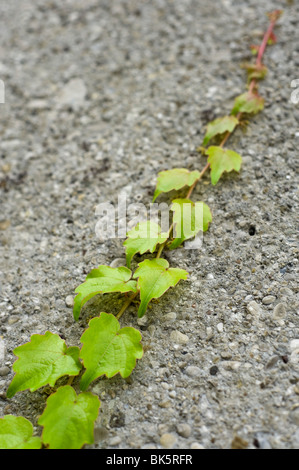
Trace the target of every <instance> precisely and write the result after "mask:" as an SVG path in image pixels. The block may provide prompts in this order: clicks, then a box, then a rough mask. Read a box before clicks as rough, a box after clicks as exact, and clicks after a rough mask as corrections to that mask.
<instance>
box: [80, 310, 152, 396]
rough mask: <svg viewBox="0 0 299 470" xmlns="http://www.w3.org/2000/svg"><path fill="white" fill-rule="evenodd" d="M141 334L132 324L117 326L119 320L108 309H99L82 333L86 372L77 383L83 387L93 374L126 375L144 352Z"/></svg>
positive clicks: (96, 375)
mask: <svg viewBox="0 0 299 470" xmlns="http://www.w3.org/2000/svg"><path fill="white" fill-rule="evenodd" d="M140 341H141V334H140V333H139V331H138V330H136V329H135V328H132V327H125V328H120V325H119V322H118V320H117V319H116V318H115V316H114V315H112V314H111V313H105V312H102V313H101V315H100V316H99V317H96V318H93V319H92V320H91V321H90V322H89V328H88V329H87V330H86V331H85V332H84V333H83V335H82V337H81V342H82V343H83V346H82V349H81V353H80V357H81V358H82V359H83V363H84V367H85V368H86V372H85V373H84V375H83V377H82V380H81V383H80V387H81V390H86V389H87V387H88V386H89V384H90V383H91V382H92V381H93V380H95V379H96V378H98V377H100V376H102V375H106V376H107V377H108V378H109V377H113V376H114V375H116V374H118V373H119V374H120V375H121V376H122V377H124V378H125V377H128V376H129V375H130V374H131V372H132V370H133V369H134V367H135V365H136V360H137V359H140V358H141V357H142V355H143V349H142V346H141V344H140Z"/></svg>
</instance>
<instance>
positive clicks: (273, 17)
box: [249, 10, 282, 93]
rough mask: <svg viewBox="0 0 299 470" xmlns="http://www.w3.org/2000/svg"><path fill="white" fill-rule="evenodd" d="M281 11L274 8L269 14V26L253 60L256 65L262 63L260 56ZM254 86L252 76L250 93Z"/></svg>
mask: <svg viewBox="0 0 299 470" xmlns="http://www.w3.org/2000/svg"><path fill="white" fill-rule="evenodd" d="M281 13H282V11H281V10H275V11H273V12H272V13H270V14H269V18H270V24H269V27H268V29H267V31H266V32H265V34H264V37H263V40H262V43H261V45H260V46H259V48H258V54H257V58H256V62H255V65H256V66H260V65H262V58H263V55H264V53H265V50H266V47H267V44H268V41H269V39H270V37H271V34H272V33H273V29H274V26H275V23H276V21H277V20H278V18H279V17H280V15H281ZM256 86H257V80H256V78H253V79H252V80H251V82H250V84H249V93H252V92H253V90H254V89H255V88H256Z"/></svg>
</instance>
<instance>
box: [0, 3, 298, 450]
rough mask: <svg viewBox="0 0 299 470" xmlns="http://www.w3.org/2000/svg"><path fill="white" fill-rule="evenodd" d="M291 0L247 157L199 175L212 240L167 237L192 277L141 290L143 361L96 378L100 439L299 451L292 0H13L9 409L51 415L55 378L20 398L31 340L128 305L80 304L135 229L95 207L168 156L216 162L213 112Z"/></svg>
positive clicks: (4, 365)
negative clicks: (77, 298)
mask: <svg viewBox="0 0 299 470" xmlns="http://www.w3.org/2000/svg"><path fill="white" fill-rule="evenodd" d="M277 7H282V8H283V9H284V10H285V13H284V16H283V17H282V19H281V21H280V26H279V28H277V30H276V32H277V35H278V38H279V42H278V44H277V45H276V46H274V47H272V48H269V49H268V50H267V53H266V57H265V64H266V65H267V66H268V67H269V73H268V76H267V78H266V80H265V81H264V82H263V83H262V84H261V86H260V91H261V94H262V95H263V96H264V97H265V98H266V107H265V110H264V112H263V113H261V114H259V115H257V116H255V117H254V118H253V119H252V120H251V122H250V125H249V127H248V128H247V131H246V132H243V131H242V130H238V131H237V132H236V133H235V135H234V136H233V137H232V138H231V139H230V141H229V144H228V145H229V148H231V149H233V150H235V151H239V152H240V153H241V154H242V156H243V167H242V171H241V172H240V174H239V175H237V174H234V175H228V176H225V177H224V178H222V179H221V181H220V182H219V184H218V185H217V186H216V187H212V186H211V184H208V181H209V180H208V178H204V180H203V182H202V184H200V185H198V187H197V188H196V191H195V192H194V200H204V201H205V202H207V203H208V204H209V206H210V207H211V210H212V212H213V218H214V219H213V223H212V225H211V227H210V230H209V231H208V232H207V233H206V234H205V236H204V243H203V248H202V249H201V250H185V249H179V250H175V251H173V252H170V253H169V252H168V253H167V252H165V257H166V258H167V259H168V261H169V262H170V264H171V266H174V267H175V266H176V267H182V268H185V269H187V271H188V272H189V273H190V275H189V279H188V281H185V282H182V283H180V285H179V286H178V287H177V288H175V289H173V290H172V291H169V292H168V293H167V294H166V295H165V296H163V298H161V299H160V301H159V302H153V303H152V304H151V307H152V308H150V309H149V310H148V313H147V315H146V317H145V318H144V319H143V322H141V324H140V325H138V323H137V318H136V307H135V306H132V307H130V309H129V310H128V311H127V312H126V314H125V315H124V316H123V318H122V321H121V323H122V325H132V326H135V327H138V328H140V329H141V331H142V335H143V342H144V345H145V346H146V352H145V354H144V358H143V359H142V360H141V361H139V362H138V365H137V367H136V369H135V370H134V372H133V374H132V375H131V377H130V379H129V380H127V381H126V380H123V379H121V378H120V377H115V378H113V379H111V380H109V381H108V380H97V381H95V382H94V383H93V384H92V385H91V387H90V390H91V391H92V392H94V393H96V394H98V395H99V397H100V399H101V401H102V409H101V412H100V415H99V418H98V421H97V423H96V432H95V440H96V444H95V445H94V447H96V448H161V447H162V446H164V447H173V448H189V449H190V448H207V449H209V448H230V447H231V446H232V445H233V446H235V445H236V442H237V441H236V436H237V437H239V438H240V439H239V441H238V442H241V446H246V445H247V446H248V447H250V448H255V447H261V448H284V449H289V448H298V445H299V433H298V424H299V384H298V357H299V354H298V350H299V346H298V338H299V333H298V313H297V311H296V309H297V308H298V297H296V292H297V291H298V285H297V282H296V268H297V266H298V244H297V232H296V229H297V227H298V193H297V189H298V178H297V175H296V169H298V163H297V161H296V157H297V155H296V150H297V147H298V139H299V129H298V117H299V104H295V103H292V102H291V101H290V96H291V93H292V91H294V90H293V89H292V88H291V80H293V79H296V78H299V76H298V65H299V51H298V19H299V17H298V4H297V5H296V2H287V1H282V2H274V1H272V0H267V1H263V2H261V1H259V0H239V1H233V0H223V1H216V2H207V1H206V0H198V1H195V0H172V1H170V0H169V1H167V0H151V1H145V0H138V1H137V0H113V1H108V0H107V1H104V0H97V1H95V0H84V2H82V1H79V0H74V1H64V2H61V1H58V0H52V1H47V0H44V1H41V0H37V1H35V2H29V1H28V2H27V1H24V0H22V1H21V0H12V1H11V2H4V1H2V2H1V7H0V9H1V15H0V40H1V45H0V52H1V57H0V78H1V79H2V80H3V81H4V83H5V99H6V103H5V104H0V111H1V127H0V129H1V139H0V158H1V160H0V191H1V215H0V219H1V220H0V229H1V230H0V243H1V248H0V249H1V253H0V266H1V278H0V279H1V292H0V294H1V300H0V306H1V309H0V335H1V343H0V352H1V351H2V352H3V349H4V348H5V357H4V360H3V361H2V362H1V364H0V389H1V392H0V393H1V395H0V414H1V416H2V415H3V414H7V413H12V414H16V415H22V416H25V417H27V418H28V419H30V420H32V421H33V423H34V425H35V426H36V424H37V417H38V415H40V414H41V413H42V411H43V408H44V404H45V400H46V397H47V394H48V393H49V392H50V390H49V389H48V388H47V387H46V388H43V389H41V390H39V391H37V392H35V393H33V394H31V393H30V392H22V393H19V394H17V395H16V396H15V397H14V398H13V399H11V400H7V399H6V398H5V391H6V389H7V387H8V385H9V383H10V381H11V379H12V377H13V372H12V364H13V362H14V360H15V357H14V355H13V353H12V351H13V349H14V348H15V347H16V346H18V345H21V344H23V343H24V342H26V341H28V340H29V339H30V336H31V335H32V334H34V333H40V334H41V333H44V332H45V331H47V330H50V331H52V332H54V333H58V334H60V335H62V337H63V338H66V340H67V344H68V345H71V344H72V345H79V344H80V343H79V340H80V336H81V334H82V332H83V331H84V328H86V325H87V322H88V319H89V318H90V317H91V316H92V315H95V314H97V313H98V312H100V311H103V310H104V311H108V312H109V311H110V312H112V313H116V312H117V311H118V310H119V309H120V307H121V305H122V299H121V296H119V295H117V294H116V295H113V296H110V297H109V296H108V297H105V298H104V299H100V300H96V301H95V302H91V303H90V304H89V305H88V306H87V308H86V309H85V311H84V314H83V315H82V316H81V318H80V321H79V322H78V323H75V322H74V321H73V318H72V308H71V307H72V297H73V296H74V289H75V288H76V287H77V285H78V284H80V283H81V282H83V280H84V279H85V275H86V273H87V272H89V270H90V269H92V268H94V267H96V266H97V265H99V264H108V265H110V264H111V263H113V262H114V261H115V260H116V261H115V262H114V266H116V265H119V264H121V263H122V260H119V259H117V258H123V255H124V251H123V248H122V240H119V239H115V240H99V239H98V238H97V237H96V235H95V226H96V223H97V216H96V213H95V208H96V206H97V204H99V203H101V202H105V201H110V202H111V203H113V204H117V198H118V195H119V194H120V192H121V191H122V190H125V191H126V194H127V198H128V201H129V202H130V203H132V202H142V203H144V204H146V205H148V204H149V203H150V201H151V197H152V195H153V191H154V188H155V181H156V174H157V172H158V171H160V170H164V169H170V168H173V167H187V168H190V169H201V168H203V166H204V162H205V158H204V157H202V156H200V155H199V154H198V153H197V152H196V148H197V147H198V145H200V144H201V141H202V138H203V135H204V132H205V127H204V126H205V125H206V124H207V122H208V121H209V120H210V119H212V118H213V117H217V116H221V115H222V114H224V113H226V112H229V110H230V108H231V106H232V103H233V98H234V97H235V96H236V95H237V94H239V93H241V92H242V91H243V90H244V83H245V73H244V70H242V69H241V68H240V63H241V62H243V61H245V60H250V59H251V53H250V51H249V45H250V44H252V43H258V42H259V41H260V35H261V33H262V32H263V30H264V28H265V26H266V24H267V18H266V16H265V12H267V11H270V10H272V9H274V8H277ZM296 167H297V168H296ZM161 200H162V199H161ZM166 200H167V199H166ZM252 227H254V229H252ZM249 232H250V233H251V234H252V233H253V232H255V233H254V234H252V235H250V233H249ZM135 261H138V258H136V260H135ZM134 266H136V263H134ZM139 323H140V322H139ZM178 332H179V333H178ZM2 355H3V354H2ZM59 383H62V384H63V383H65V380H64V379H61V380H60V381H59ZM74 386H75V387H76V388H77V387H78V381H76V380H75V381H74ZM40 431H41V429H40V428H39V427H38V426H36V432H37V433H39V432H40ZM233 441H234V444H232V442H233Z"/></svg>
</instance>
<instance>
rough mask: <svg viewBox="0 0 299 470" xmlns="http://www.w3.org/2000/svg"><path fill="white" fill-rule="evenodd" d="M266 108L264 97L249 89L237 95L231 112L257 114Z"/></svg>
mask: <svg viewBox="0 0 299 470" xmlns="http://www.w3.org/2000/svg"><path fill="white" fill-rule="evenodd" d="M263 109H264V98H262V97H261V96H260V95H258V94H255V93H250V92H249V91H247V92H245V93H243V94H242V95H239V96H237V98H236V99H235V103H234V107H233V109H232V111H231V114H233V115H235V114H238V113H248V114H256V113H258V112H259V111H262V110H263Z"/></svg>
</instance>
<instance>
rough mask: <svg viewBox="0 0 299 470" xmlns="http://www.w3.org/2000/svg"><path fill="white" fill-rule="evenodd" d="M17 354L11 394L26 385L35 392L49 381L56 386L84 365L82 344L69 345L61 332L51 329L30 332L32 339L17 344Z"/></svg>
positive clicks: (25, 387) (77, 372)
mask: <svg viewBox="0 0 299 470" xmlns="http://www.w3.org/2000/svg"><path fill="white" fill-rule="evenodd" d="M14 354H15V355H16V356H18V357H19V359H17V361H16V362H15V363H14V365H13V370H14V371H15V372H16V375H15V376H14V378H13V380H12V382H11V384H10V386H9V387H8V390H7V393H6V395H7V397H8V398H11V397H13V396H14V395H15V394H16V393H17V392H20V391H22V390H26V389H27V388H29V389H30V391H31V392H34V391H35V390H37V389H38V388H40V387H43V386H44V385H46V384H49V385H50V386H51V387H53V386H54V385H55V382H56V380H57V379H59V377H62V376H64V375H78V374H79V372H80V370H81V368H82V366H81V363H80V361H79V348H77V347H70V348H67V346H66V344H65V342H64V341H63V340H62V339H61V338H60V336H58V335H56V334H53V333H50V331H47V332H46V333H45V334H44V335H33V336H31V341H30V342H29V343H26V344H23V345H22V346H19V347H18V348H16V349H15V350H14Z"/></svg>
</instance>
